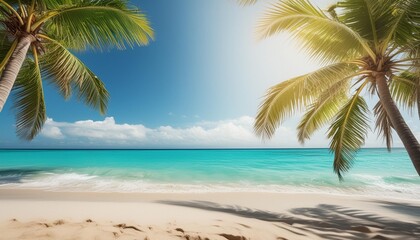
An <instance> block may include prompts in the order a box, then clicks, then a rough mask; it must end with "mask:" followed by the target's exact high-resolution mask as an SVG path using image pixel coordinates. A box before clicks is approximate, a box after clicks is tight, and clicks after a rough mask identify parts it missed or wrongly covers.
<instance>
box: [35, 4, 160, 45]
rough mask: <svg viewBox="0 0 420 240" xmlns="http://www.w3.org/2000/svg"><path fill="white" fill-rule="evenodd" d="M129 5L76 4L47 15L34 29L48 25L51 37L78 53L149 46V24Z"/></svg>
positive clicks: (47, 31) (64, 6) (48, 33)
mask: <svg viewBox="0 0 420 240" xmlns="http://www.w3.org/2000/svg"><path fill="white" fill-rule="evenodd" d="M126 5H127V4H126V1H123V0H103V1H81V0H79V1H72V5H70V6H69V5H61V6H60V7H59V8H57V9H54V10H51V11H47V12H46V13H45V14H44V15H43V16H42V17H40V19H39V20H38V22H36V23H34V25H33V28H36V27H38V26H40V25H42V24H43V23H45V25H44V27H43V29H44V31H45V33H46V34H47V35H48V36H51V37H53V38H54V39H56V40H58V41H59V42H60V43H61V44H63V45H64V46H65V47H66V48H70V49H74V50H84V49H86V48H93V49H100V50H101V49H106V48H110V47H117V48H118V49H124V48H126V47H127V46H129V47H133V46H134V45H146V44H148V42H149V40H150V39H152V38H153V30H152V28H151V27H150V24H149V21H148V20H147V18H146V16H145V15H144V14H143V13H141V12H140V10H139V9H137V8H135V7H130V8H127V7H126Z"/></svg>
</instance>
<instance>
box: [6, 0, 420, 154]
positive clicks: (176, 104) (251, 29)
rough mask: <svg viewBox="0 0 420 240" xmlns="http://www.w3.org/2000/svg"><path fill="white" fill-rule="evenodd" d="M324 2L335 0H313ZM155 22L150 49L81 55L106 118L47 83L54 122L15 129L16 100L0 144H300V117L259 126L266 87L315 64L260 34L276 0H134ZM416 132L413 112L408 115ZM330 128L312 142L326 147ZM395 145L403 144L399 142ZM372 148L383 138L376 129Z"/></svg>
mask: <svg viewBox="0 0 420 240" xmlns="http://www.w3.org/2000/svg"><path fill="white" fill-rule="evenodd" d="M316 2H317V4H318V6H320V7H321V8H326V6H328V4H329V3H331V2H332V1H330V0H319V1H316ZM132 4H134V5H136V6H139V7H140V9H142V10H143V11H144V12H145V13H146V15H147V16H148V18H149V19H150V21H151V23H152V26H153V28H154V29H155V33H156V39H155V41H153V42H151V44H150V45H149V46H146V47H136V48H134V49H132V50H131V49H128V50H126V51H118V50H111V51H107V52H84V53H78V56H79V57H80V58H81V59H82V60H83V61H84V62H85V64H86V65H87V66H88V67H90V68H91V69H92V70H93V71H94V72H95V73H96V74H97V75H98V76H99V77H100V78H101V79H102V80H103V81H104V83H105V84H106V86H107V88H108V90H109V92H110V94H111V98H110V102H109V106H108V112H107V114H106V115H105V116H101V115H99V114H98V113H97V112H96V111H94V110H92V109H90V108H88V107H86V106H84V105H83V104H82V103H80V102H78V101H77V100H75V99H70V100H69V101H65V100H63V98H62V97H61V96H60V95H59V94H58V93H57V91H56V90H55V89H54V87H53V86H49V85H48V84H45V86H44V88H45V100H46V105H47V115H48V118H49V119H48V121H47V123H46V125H45V129H44V131H43V132H42V133H41V134H40V135H39V136H38V137H37V138H36V139H35V140H33V141H32V142H30V143H28V142H25V141H21V140H19V139H17V138H16V136H15V128H14V121H15V119H14V114H13V111H12V110H11V105H12V101H11V99H9V101H8V102H7V104H6V107H5V109H4V110H3V112H1V113H0V133H1V134H0V147H58V148H60V147H70V148H78V147H122V148H124V147H129V148H161V147H162V148H166V147H300V145H299V144H298V143H297V140H296V137H295V128H296V125H297V122H298V118H292V119H291V120H290V121H288V122H286V123H285V124H284V126H282V127H281V128H280V129H279V131H278V134H277V136H276V137H275V139H274V140H273V141H270V142H267V143H261V141H259V140H258V139H257V138H256V137H255V136H254V135H253V133H252V122H253V117H254V116H255V114H256V111H257V108H258V105H259V103H260V101H261V97H262V96H263V95H264V92H265V90H266V89H267V88H268V87H269V86H271V85H273V84H275V83H277V82H280V81H283V80H286V79H288V78H290V77H293V76H296V75H299V74H304V73H306V72H308V71H311V70H314V69H316V68H317V67H319V66H318V65H317V63H314V62H309V61H308V58H307V56H305V54H304V53H302V52H300V51H299V50H298V45H297V44H296V43H293V42H292V41H290V40H287V35H285V34H281V35H279V36H276V37H273V38H270V39H267V40H263V41H258V40H257V39H256V34H255V25H256V23H257V20H258V18H259V17H260V16H261V14H262V13H263V12H264V9H266V7H267V6H268V4H269V1H265V2H264V1H262V2H260V3H258V4H257V5H255V6H250V7H240V6H239V5H238V4H237V3H236V1H235V0H212V1H197V0H171V1H168V0H154V1H147V0H137V1H132ZM407 120H408V122H409V124H411V125H413V126H414V131H416V132H420V130H419V129H418V127H416V126H415V121H416V119H415V118H411V117H408V119H407ZM324 132H325V130H322V131H321V132H320V133H319V134H316V135H315V136H314V139H313V140H312V141H310V142H308V144H306V145H305V146H306V147H328V140H327V139H326V138H325V136H324ZM396 142H397V143H396V145H397V146H398V145H399V143H398V141H396ZM367 146H371V147H377V146H382V141H380V140H377V139H376V137H374V136H373V135H372V136H370V137H369V139H368V141H367Z"/></svg>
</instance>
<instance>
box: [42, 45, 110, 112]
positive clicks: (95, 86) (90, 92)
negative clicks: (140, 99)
mask: <svg viewBox="0 0 420 240" xmlns="http://www.w3.org/2000/svg"><path fill="white" fill-rule="evenodd" d="M46 49H47V52H46V53H45V54H44V55H43V56H42V57H41V58H40V63H41V67H42V74H43V75H44V76H45V77H46V78H47V79H48V80H49V81H51V82H53V83H54V84H56V85H57V86H58V89H59V90H60V92H61V94H62V95H63V96H64V97H65V98H68V97H69V96H70V95H71V90H72V89H73V90H76V91H77V92H78V98H79V99H80V100H82V101H84V102H85V103H86V104H87V105H89V106H91V107H93V108H95V109H98V110H99V111H100V113H102V114H105V112H106V109H107V101H108V97H109V94H108V91H107V90H106V88H105V86H104V84H103V83H102V82H101V80H100V79H99V78H98V77H97V76H96V75H95V74H94V73H93V72H92V71H91V70H90V69H89V68H87V67H86V66H85V65H84V64H83V63H82V62H81V61H80V60H79V59H78V58H77V57H76V56H74V55H73V54H72V53H71V52H70V51H68V50H67V49H66V48H64V47H63V46H62V45H61V44H59V43H58V42H57V41H55V40H53V39H48V43H47V47H46Z"/></svg>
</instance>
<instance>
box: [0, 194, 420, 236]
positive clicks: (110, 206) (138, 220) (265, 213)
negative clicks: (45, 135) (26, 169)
mask: <svg viewBox="0 0 420 240" xmlns="http://www.w3.org/2000/svg"><path fill="white" fill-rule="evenodd" d="M0 213H1V214H0V232H1V234H0V239H2V240H3V239H4V240H6V239H7V240H10V239H142V240H143V239H149V240H152V239H190V240H192V239H202V240H204V239H222V240H225V239H228V240H242V239H419V238H420V227H419V223H420V201H416V200H411V201H407V200H400V199H379V198H378V199H374V198H366V197H361V196H360V197H356V196H339V195H327V194H303V193H300V194H292V193H290V194H286V193H202V194H198V193H188V194H187V193H182V194H168V193H162V194H157V193H156V194H152V193H149V194H144V193H88V192H84V193H80V192H79V193H77V192H62V193H59V192H47V191H41V190H15V189H2V190H0Z"/></svg>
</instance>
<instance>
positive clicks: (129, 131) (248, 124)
mask: <svg viewBox="0 0 420 240" xmlns="http://www.w3.org/2000/svg"><path fill="white" fill-rule="evenodd" d="M253 121H254V119H253V118H252V117H249V116H243V117H239V118H236V119H230V120H224V121H215V122H209V121H201V122H197V123H196V124H193V125H192V126H189V127H186V128H176V127H172V126H160V127H157V128H148V127H146V126H144V125H142V124H126V123H117V122H116V121H115V119H114V117H107V118H105V119H104V120H103V121H93V120H83V121H76V122H73V123H69V122H56V121H54V120H53V119H52V118H48V119H47V121H46V123H45V125H44V129H43V130H42V132H41V136H43V137H44V138H48V139H52V140H55V141H56V142H61V143H72V144H87V145H90V146H94V145H107V146H109V145H114V146H127V147H143V146H144V147H276V145H275V144H274V142H271V143H268V144H264V143H262V142H261V140H260V139H258V138H257V137H256V136H255V135H254V132H253V127H252V126H253ZM277 135H281V136H282V138H284V139H288V141H290V139H291V138H292V137H293V138H295V137H294V132H293V131H290V130H289V129H288V128H280V129H279V131H278V134H277ZM275 142H276V143H277V144H278V143H280V142H279V141H275ZM286 142H287V141H286ZM277 147H279V146H278V145H277ZM288 147H290V144H288Z"/></svg>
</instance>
